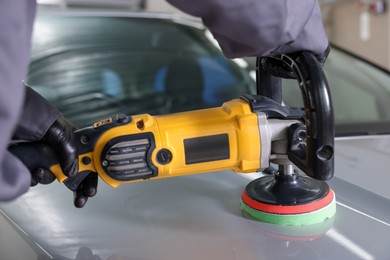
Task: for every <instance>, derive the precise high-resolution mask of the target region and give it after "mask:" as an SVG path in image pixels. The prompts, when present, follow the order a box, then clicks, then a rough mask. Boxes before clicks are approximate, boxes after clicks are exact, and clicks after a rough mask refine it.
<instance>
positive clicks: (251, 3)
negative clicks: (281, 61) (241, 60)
mask: <svg viewBox="0 0 390 260" xmlns="http://www.w3.org/2000/svg"><path fill="white" fill-rule="evenodd" d="M167 1H168V2H169V3H171V4H172V5H174V6H176V7H177V8H179V9H181V10H182V11H184V12H186V13H189V14H191V15H194V16H198V17H201V18H202V20H203V22H204V24H205V25H206V26H207V27H208V28H209V29H210V31H211V32H212V34H213V35H214V37H215V38H216V40H217V41H218V43H219V45H220V46H221V48H222V50H223V52H224V54H225V55H226V56H227V57H228V58H236V57H244V56H266V55H276V54H281V53H290V52H296V51H303V50H307V51H312V52H314V53H321V52H323V51H325V49H326V47H327V46H328V39H327V36H326V33H325V31H324V28H323V24H322V19H321V13H320V9H319V5H318V2H317V0H198V1H192V0H167Z"/></svg>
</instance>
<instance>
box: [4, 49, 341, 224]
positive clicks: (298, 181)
mask: <svg viewBox="0 0 390 260" xmlns="http://www.w3.org/2000/svg"><path fill="white" fill-rule="evenodd" d="M282 72H283V73H282ZM283 75H290V76H291V77H292V78H295V79H297V81H298V84H299V87H300V90H301V93H302V97H303V101H304V108H297V107H287V106H284V105H282V95H281V77H282V76H283ZM257 76H258V77H257V91H258V93H257V95H244V96H242V97H241V98H239V99H234V100H231V101H228V102H225V103H224V104H223V105H222V106H221V107H216V108H209V109H202V110H194V111H188V112H181V113H174V114H168V115H159V116H151V115H148V114H141V115H135V116H128V115H124V114H119V115H116V116H114V117H111V118H106V119H104V120H101V121H99V122H96V123H95V124H93V125H92V126H90V127H87V128H83V129H80V130H77V131H76V132H75V135H76V136H77V150H78V153H79V173H78V174H76V176H72V177H70V178H67V177H66V176H65V175H64V174H63V172H62V170H61V168H60V166H59V163H58V160H57V157H56V155H55V152H54V150H53V149H52V148H51V147H50V146H48V145H46V144H44V143H39V142H36V143H21V144H18V145H15V146H11V147H10V148H9V149H10V151H11V152H12V153H13V154H15V155H16V156H17V157H19V158H20V159H21V160H22V161H23V162H24V163H25V164H26V166H27V167H28V168H29V169H30V170H33V169H36V168H46V169H50V170H51V172H53V173H54V175H55V176H56V177H57V179H58V180H59V181H60V182H64V183H65V184H66V186H67V187H68V188H69V189H71V190H75V189H77V187H78V185H79V184H80V183H81V181H82V180H83V179H84V178H85V177H86V176H87V175H88V174H89V173H90V172H94V173H97V174H98V175H99V176H100V178H101V179H102V180H104V181H105V182H106V183H108V184H109V185H111V186H112V187H118V186H119V185H121V184H125V183H131V182H137V181H144V180H154V179H160V178H166V177H176V176H183V175H188V174H194V173H203V172H210V171H218V170H233V171H235V172H243V173H250V172H254V171H262V170H264V169H266V168H268V167H270V164H274V165H278V171H277V173H275V174H272V175H268V176H264V177H261V178H259V179H256V180H254V181H252V182H251V183H249V184H248V186H247V187H246V189H245V191H244V192H243V194H242V198H241V208H242V210H243V211H244V212H246V213H247V214H249V215H251V216H252V217H254V218H255V219H258V220H260V221H264V222H269V223H275V224H281V225H292V226H299V225H310V224H315V223H320V222H323V221H325V220H326V219H328V218H331V217H332V216H333V215H334V214H335V211H336V204H335V195H334V192H333V191H332V190H331V189H330V188H329V186H328V185H327V183H326V182H325V181H326V180H329V179H330V178H331V177H332V176H333V168H334V122H333V108H332V102H331V97H330V92H329V87H328V83H327V81H326V78H325V75H324V73H323V70H322V67H321V65H320V64H319V62H318V61H317V59H316V58H315V56H314V55H313V54H311V53H309V52H301V53H296V54H290V55H280V56H278V57H264V58H258V64H257ZM183 91H185V86H183ZM294 165H295V166H296V167H297V168H299V169H300V170H301V171H303V172H304V173H305V174H301V175H300V174H299V173H298V171H297V170H296V169H294V168H296V167H294ZM145 192H147V191H145Z"/></svg>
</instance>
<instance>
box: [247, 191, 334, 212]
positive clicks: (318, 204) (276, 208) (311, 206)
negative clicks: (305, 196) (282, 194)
mask: <svg viewBox="0 0 390 260" xmlns="http://www.w3.org/2000/svg"><path fill="white" fill-rule="evenodd" d="M333 197H334V193H333V191H332V189H330V188H329V192H328V194H327V195H326V196H325V197H324V198H322V199H319V200H317V201H314V202H312V203H307V204H302V205H294V206H283V205H272V204H266V203H263V202H259V201H256V200H254V199H252V198H250V197H249V196H248V195H247V194H246V192H245V191H244V193H243V194H242V201H243V202H244V203H245V204H246V205H248V206H249V207H251V208H253V209H255V210H259V211H262V212H267V213H273V214H281V215H283V214H286V215H292V214H303V213H309V212H313V211H316V210H319V209H322V208H323V207H325V206H327V205H329V203H331V202H332V200H333Z"/></svg>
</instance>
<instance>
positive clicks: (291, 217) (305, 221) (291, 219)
mask: <svg viewBox="0 0 390 260" xmlns="http://www.w3.org/2000/svg"><path fill="white" fill-rule="evenodd" d="M241 209H242V210H243V211H245V212H246V213H248V214H249V215H250V216H252V217H253V218H255V219H256V220H259V221H263V222H267V223H272V224H278V225H284V226H306V225H314V224H318V223H322V222H324V221H325V220H326V219H330V218H332V217H333V216H334V215H335V214H336V199H335V198H333V200H332V202H331V203H329V204H328V205H327V206H326V207H323V208H322V209H319V210H316V211H313V212H308V213H302V214H274V213H267V212H262V211H259V210H256V209H253V208H251V207H249V206H248V205H246V204H245V203H244V202H243V201H242V200H241Z"/></svg>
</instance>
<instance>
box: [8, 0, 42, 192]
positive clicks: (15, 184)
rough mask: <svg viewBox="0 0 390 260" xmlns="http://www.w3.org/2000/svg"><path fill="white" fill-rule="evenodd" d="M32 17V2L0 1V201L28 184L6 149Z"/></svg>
mask: <svg viewBox="0 0 390 260" xmlns="http://www.w3.org/2000/svg"><path fill="white" fill-rule="evenodd" d="M34 13H35V1H34V0H1V1H0V133H1V134H0V191H1V192H0V200H9V199H12V198H14V197H16V196H18V195H20V194H22V193H23V192H25V191H26V190H27V188H28V185H29V180H30V173H29V171H28V170H27V169H26V168H25V167H23V165H22V164H21V163H20V162H18V160H17V159H16V158H15V157H13V156H12V155H11V154H10V153H9V152H8V151H7V147H8V144H9V141H10V139H11V137H12V135H13V132H14V130H15V127H16V125H17V123H18V121H19V116H20V113H21V111H22V105H23V99H24V93H25V89H24V86H23V84H22V80H23V79H24V78H25V76H26V74H27V66H28V59H29V54H30V41H31V30H32V23H33V19H34Z"/></svg>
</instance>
